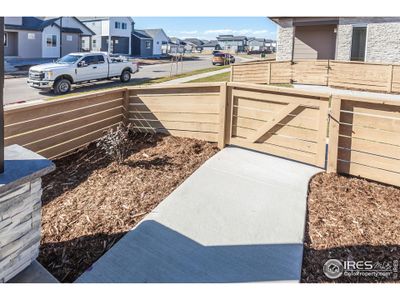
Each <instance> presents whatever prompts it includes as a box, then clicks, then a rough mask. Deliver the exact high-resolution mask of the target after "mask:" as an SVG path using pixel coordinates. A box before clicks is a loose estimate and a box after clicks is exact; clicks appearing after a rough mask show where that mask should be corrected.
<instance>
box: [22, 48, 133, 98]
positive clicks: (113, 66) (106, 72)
mask: <svg viewBox="0 0 400 300" xmlns="http://www.w3.org/2000/svg"><path fill="white" fill-rule="evenodd" d="M138 71H139V68H138V65H137V63H135V62H130V61H128V60H127V59H125V58H123V57H111V56H109V55H108V54H106V53H104V52H96V53H94V52H82V53H70V54H68V55H66V56H64V57H62V58H60V59H59V60H57V61H56V62H54V63H48V64H41V65H37V66H33V67H31V68H30V69H29V78H28V84H29V86H31V87H33V88H39V89H53V91H54V93H55V94H65V93H68V92H69V91H70V90H71V85H72V84H76V83H83V82H89V81H92V80H104V79H111V78H115V77H119V78H120V80H121V82H128V81H130V80H131V74H132V73H136V72H138Z"/></svg>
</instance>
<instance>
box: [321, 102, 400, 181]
mask: <svg viewBox="0 0 400 300" xmlns="http://www.w3.org/2000/svg"><path fill="white" fill-rule="evenodd" d="M329 128H330V129H329V163H328V171H330V172H338V173H346V174H351V175H356V176H361V177H365V178H370V179H373V180H376V181H381V182H385V183H388V184H393V185H397V186H400V101H387V100H367V99H364V98H356V97H347V96H340V97H337V96H334V97H333V98H332V114H331V120H330V126H329Z"/></svg>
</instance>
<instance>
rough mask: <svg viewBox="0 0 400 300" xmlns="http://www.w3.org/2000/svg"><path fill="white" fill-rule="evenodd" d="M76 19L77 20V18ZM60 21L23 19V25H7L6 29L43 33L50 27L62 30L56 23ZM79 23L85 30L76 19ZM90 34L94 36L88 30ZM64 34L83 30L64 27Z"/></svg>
mask: <svg viewBox="0 0 400 300" xmlns="http://www.w3.org/2000/svg"><path fill="white" fill-rule="evenodd" d="M75 19H76V18H75ZM58 20H59V18H51V19H45V20H42V19H39V18H35V17H22V25H12V24H6V25H5V28H6V29H19V30H33V31H43V29H45V28H46V27H48V26H57V27H58V28H60V26H59V25H58V24H57V23H56V22H57V21H58ZM76 20H77V21H78V22H79V23H81V24H82V26H84V27H85V28H87V27H86V25H85V24H83V23H82V22H80V21H79V20H78V19H76ZM87 30H88V31H89V32H91V33H92V34H94V32H93V31H92V30H90V29H89V28H87ZM62 32H68V33H83V32H82V30H81V29H79V28H75V27H64V26H63V28H62Z"/></svg>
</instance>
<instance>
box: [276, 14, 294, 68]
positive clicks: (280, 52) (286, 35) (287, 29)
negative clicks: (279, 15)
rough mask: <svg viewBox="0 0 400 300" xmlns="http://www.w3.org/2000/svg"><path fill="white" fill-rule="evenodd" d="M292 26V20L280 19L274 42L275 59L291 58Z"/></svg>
mask: <svg viewBox="0 0 400 300" xmlns="http://www.w3.org/2000/svg"><path fill="white" fill-rule="evenodd" d="M293 39H294V27H293V22H292V20H288V21H282V22H281V23H280V26H279V29H278V38H277V42H276V60H292V56H293Z"/></svg>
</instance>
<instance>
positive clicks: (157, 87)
mask: <svg viewBox="0 0 400 300" xmlns="http://www.w3.org/2000/svg"><path fill="white" fill-rule="evenodd" d="M222 84H224V82H200V83H179V84H165V85H154V86H153V85H144V86H143V85H142V86H130V87H128V90H162V89H179V88H182V89H184V88H201V87H217V86H221V85H222Z"/></svg>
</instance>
